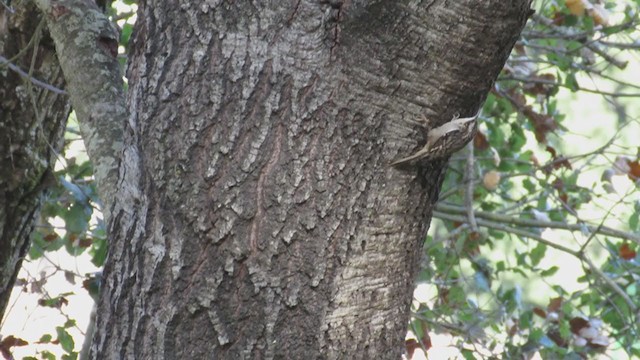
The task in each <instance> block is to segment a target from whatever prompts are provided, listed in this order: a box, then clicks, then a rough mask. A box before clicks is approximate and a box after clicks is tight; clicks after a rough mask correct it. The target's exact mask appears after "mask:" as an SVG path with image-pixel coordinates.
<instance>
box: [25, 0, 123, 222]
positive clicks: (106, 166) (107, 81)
mask: <svg viewBox="0 0 640 360" xmlns="http://www.w3.org/2000/svg"><path fill="white" fill-rule="evenodd" d="M35 3H36V4H37V5H38V8H39V9H40V10H41V11H42V12H43V13H44V14H45V17H46V19H47V25H48V27H49V31H50V32H51V36H52V38H53V39H54V41H55V46H56V51H57V54H58V58H59V59H60V66H61V67H62V70H63V72H64V77H65V80H66V81H67V83H68V85H69V95H70V97H71V103H72V105H73V109H74V110H75V112H76V115H77V117H78V119H79V120H80V132H81V134H82V139H83V140H84V144H85V147H86V148H87V154H88V155H89V158H90V159H91V162H92V163H93V167H94V177H95V180H96V184H97V188H98V192H99V194H100V197H101V199H102V202H103V204H104V206H103V213H104V216H105V219H109V217H110V214H111V206H112V203H113V199H114V197H115V196H116V194H115V192H116V180H117V178H118V166H119V162H120V159H121V156H122V151H123V144H122V141H123V136H122V130H123V127H124V122H125V121H126V118H127V115H128V112H127V108H126V106H125V105H126V104H125V94H124V93H125V90H124V83H123V81H122V72H121V71H120V63H119V62H118V59H117V55H118V31H117V29H116V28H115V27H114V26H113V25H112V24H111V22H110V21H109V19H108V18H107V17H106V16H105V15H104V14H103V13H102V10H101V9H100V8H98V5H96V3H95V2H94V1H86V0H35ZM102 3H103V4H104V2H102Z"/></svg>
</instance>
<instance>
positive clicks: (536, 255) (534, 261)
mask: <svg viewBox="0 0 640 360" xmlns="http://www.w3.org/2000/svg"><path fill="white" fill-rule="evenodd" d="M546 252H547V245H545V244H543V243H538V246H536V247H535V248H533V250H531V253H530V254H529V258H530V259H531V265H532V266H537V265H538V264H540V260H542V258H543V257H544V254H545V253H546Z"/></svg>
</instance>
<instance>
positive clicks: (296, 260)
mask: <svg viewBox="0 0 640 360" xmlns="http://www.w3.org/2000/svg"><path fill="white" fill-rule="evenodd" d="M529 5H530V1H528V0H520V1H515V0H514V1H504V0H492V1H471V0H460V1H455V2H452V1H440V0H432V1H426V2H420V1H398V2H396V1H363V0H361V1H349V2H344V3H343V2H340V1H330V2H324V1H295V2H285V1H271V2H255V3H252V4H249V3H247V2H220V1H217V2H216V1H189V2H175V1H156V0H149V1H145V2H141V3H140V10H139V14H138V17H139V18H138V19H139V20H138V23H137V25H136V35H135V38H134V40H133V47H132V54H131V58H130V60H131V64H132V65H131V67H130V69H129V73H128V77H129V79H130V85H131V87H130V97H129V106H130V109H131V112H132V114H131V116H130V118H129V121H128V122H127V125H126V126H127V128H126V129H125V132H124V134H125V135H126V138H125V153H124V156H123V158H122V160H121V167H120V182H119V185H118V186H119V187H118V188H117V189H116V198H115V200H114V207H113V213H112V214H113V216H112V217H111V221H110V229H109V230H110V236H111V244H110V246H111V248H110V249H111V250H110V256H109V259H108V261H107V266H106V269H105V274H106V284H105V289H104V296H103V298H102V299H101V302H100V305H99V309H98V323H97V333H96V336H95V338H94V346H93V355H94V356H95V357H96V358H99V359H134V358H135V359H179V358H189V359H236V358H239V359H241V358H291V359H300V358H329V359H358V358H367V359H368V358H376V359H387V358H388V359H397V358H398V357H399V355H400V354H401V352H402V349H403V347H402V345H403V337H404V334H405V330H406V324H407V320H408V314H409V303H410V299H411V291H412V289H413V279H414V275H415V272H416V269H417V263H418V260H419V258H420V257H421V244H422V240H423V237H424V235H425V233H426V231H427V228H428V224H429V222H430V216H431V211H432V208H433V205H434V203H435V202H436V200H437V194H438V191H439V187H440V183H441V179H442V175H443V172H444V169H445V166H446V161H438V162H432V163H430V164H425V165H424V166H422V167H419V168H417V169H416V170H415V171H398V170H397V169H394V168H392V167H389V166H388V164H389V163H390V162H391V161H392V160H393V159H397V158H399V157H404V156H407V155H408V154H409V153H411V152H412V151H414V150H415V149H416V148H418V147H419V145H420V144H421V143H422V141H423V139H424V138H423V136H422V134H421V132H420V129H419V127H418V126H416V124H415V120H417V119H419V118H420V117H421V115H422V114H424V115H426V116H427V117H428V118H429V120H430V126H437V125H440V124H442V123H444V122H446V121H448V120H450V119H451V118H452V116H453V115H454V114H455V113H460V114H461V115H462V116H471V115H473V114H474V113H475V110H476V109H477V108H478V107H479V106H480V105H481V103H482V102H483V100H484V98H485V95H486V93H487V91H488V90H489V89H490V87H491V84H492V82H493V80H494V79H495V77H496V76H497V74H498V72H499V71H500V69H501V68H502V65H503V64H504V61H505V60H506V58H507V56H508V54H509V52H510V50H511V47H512V46H513V44H514V42H515V40H516V38H517V36H518V34H519V32H520V30H521V28H522V27H523V26H524V23H525V21H526V18H527V15H528V12H529Z"/></svg>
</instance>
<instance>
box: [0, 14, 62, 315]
mask: <svg viewBox="0 0 640 360" xmlns="http://www.w3.org/2000/svg"><path fill="white" fill-rule="evenodd" d="M14 8H15V10H16V11H15V13H9V12H8V11H7V10H6V8H4V7H3V6H0V56H2V58H3V59H0V318H2V315H3V314H4V311H5V310H6V307H7V302H8V301H9V297H10V295H11V290H12V289H13V285H14V283H15V280H16V276H17V274H18V271H19V270H20V266H21V264H22V260H23V258H24V257H25V256H26V253H27V250H28V248H29V245H30V243H31V242H30V239H31V232H32V231H33V228H34V225H35V223H36V222H37V220H38V214H39V209H40V204H41V199H42V195H43V193H44V191H45V190H46V188H47V186H48V184H50V183H51V182H52V181H53V176H52V174H51V168H52V166H53V164H54V162H55V160H56V153H57V152H58V151H59V150H60V146H61V145H62V135H63V133H64V128H65V124H66V120H67V116H68V115H69V111H70V106H69V101H68V97H67V96H65V95H60V94H56V93H54V92H52V91H49V90H46V89H44V88H43V87H41V86H38V85H36V84H34V83H33V82H31V81H30V80H28V78H27V77H25V76H24V75H28V74H29V73H31V75H32V76H33V77H34V78H37V79H38V80H40V81H42V82H43V83H45V84H49V85H52V86H54V87H57V88H64V80H63V77H62V71H61V70H60V65H59V64H58V60H57V58H56V56H55V51H54V48H53V43H52V41H51V39H50V38H49V36H48V34H47V32H46V26H41V27H39V24H40V20H41V17H40V16H39V13H38V11H37V10H36V9H35V6H33V5H32V4H30V3H27V4H24V3H18V4H15V3H14ZM36 35H37V37H39V39H40V40H39V41H35V40H34V41H33V42H32V44H34V46H35V47H28V46H27V45H28V44H29V42H30V41H31V40H32V39H33V37H34V36H36ZM23 50H25V51H23ZM21 51H23V52H22V54H20V53H21ZM34 53H35V54H34ZM18 55H19V56H18ZM9 60H11V61H10V63H11V67H12V69H10V68H9V63H8V62H7V61H9ZM21 73H22V75H20V74H21Z"/></svg>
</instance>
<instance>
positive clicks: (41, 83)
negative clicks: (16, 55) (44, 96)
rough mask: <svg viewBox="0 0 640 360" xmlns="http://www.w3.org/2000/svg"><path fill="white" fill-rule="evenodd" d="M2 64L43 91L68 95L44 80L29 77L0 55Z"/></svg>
mask: <svg viewBox="0 0 640 360" xmlns="http://www.w3.org/2000/svg"><path fill="white" fill-rule="evenodd" d="M0 64H3V65H6V66H7V67H8V68H9V70H12V71H15V72H16V73H17V74H18V75H20V76H21V77H23V78H25V79H27V80H29V81H31V82H32V83H33V84H34V85H36V86H39V87H41V88H43V89H46V90H49V91H51V92H53V93H56V94H60V95H67V92H66V91H64V90H62V89H58V88H57V87H55V86H53V85H50V84H47V83H46V82H44V81H42V80H38V79H36V78H34V77H32V76H29V74H28V73H27V72H25V71H24V70H22V69H20V68H19V67H18V66H17V65H14V64H12V63H10V62H9V61H7V58H5V57H4V56H2V55H0Z"/></svg>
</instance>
